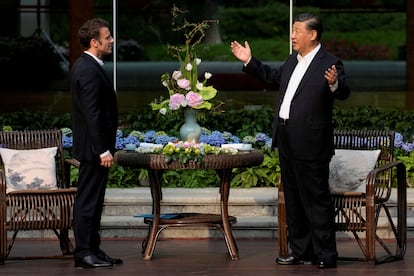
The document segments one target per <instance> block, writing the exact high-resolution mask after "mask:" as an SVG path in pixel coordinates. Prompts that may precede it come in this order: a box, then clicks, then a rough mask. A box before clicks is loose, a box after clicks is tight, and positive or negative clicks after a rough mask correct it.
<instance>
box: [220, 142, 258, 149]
mask: <svg viewBox="0 0 414 276" xmlns="http://www.w3.org/2000/svg"><path fill="white" fill-rule="evenodd" d="M221 147H222V148H224V149H225V148H232V149H236V150H252V144H243V143H235V144H222V145H221Z"/></svg>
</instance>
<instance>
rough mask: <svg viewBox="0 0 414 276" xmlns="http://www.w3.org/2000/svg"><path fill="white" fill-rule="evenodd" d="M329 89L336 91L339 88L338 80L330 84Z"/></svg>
mask: <svg viewBox="0 0 414 276" xmlns="http://www.w3.org/2000/svg"><path fill="white" fill-rule="evenodd" d="M329 89H331V92H335V91H336V89H338V80H336V82H335V83H334V84H330V85H329Z"/></svg>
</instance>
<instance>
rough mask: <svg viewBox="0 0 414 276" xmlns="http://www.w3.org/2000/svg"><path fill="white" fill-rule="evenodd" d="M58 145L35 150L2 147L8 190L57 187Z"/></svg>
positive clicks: (0, 149) (50, 188)
mask: <svg viewBox="0 0 414 276" xmlns="http://www.w3.org/2000/svg"><path fill="white" fill-rule="evenodd" d="M56 152H57V147H52V148H41V149H33V150H15V149H7V148H0V155H1V158H2V160H3V163H4V169H5V174H6V185H7V189H6V192H7V193H10V192H13V191H17V190H22V189H30V190H36V189H41V190H53V189H57V181H56V163H55V155H56Z"/></svg>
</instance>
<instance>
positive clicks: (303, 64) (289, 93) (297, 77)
mask: <svg viewBox="0 0 414 276" xmlns="http://www.w3.org/2000/svg"><path fill="white" fill-rule="evenodd" d="M320 48H321V45H320V44H319V45H318V46H316V47H315V48H314V49H313V50H312V51H311V52H309V53H308V54H307V55H306V56H304V57H302V56H301V55H300V54H298V55H297V59H298V64H297V65H296V67H295V70H293V73H292V75H291V76H290V80H289V83H288V87H287V89H286V93H285V96H284V98H283V102H282V105H281V106H280V110H279V117H280V118H283V119H289V112H290V103H291V102H292V98H293V96H294V95H295V92H296V90H297V89H298V86H299V83H300V81H301V80H302V78H303V75H305V72H306V70H307V69H308V67H309V64H310V63H311V62H312V60H313V58H314V57H315V55H316V53H317V52H318V51H319V49H320Z"/></svg>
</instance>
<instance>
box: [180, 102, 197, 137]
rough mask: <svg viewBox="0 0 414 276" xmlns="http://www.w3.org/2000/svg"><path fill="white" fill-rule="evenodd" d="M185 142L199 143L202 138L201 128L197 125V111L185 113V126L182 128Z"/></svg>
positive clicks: (181, 132)
mask: <svg viewBox="0 0 414 276" xmlns="http://www.w3.org/2000/svg"><path fill="white" fill-rule="evenodd" d="M180 135H181V139H182V140H183V141H187V142H193V143H198V142H199V141H200V136H201V127H200V125H199V124H198V123H197V111H196V110H194V109H186V110H185V111H184V124H183V125H182V126H181V128H180Z"/></svg>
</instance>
